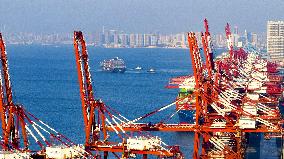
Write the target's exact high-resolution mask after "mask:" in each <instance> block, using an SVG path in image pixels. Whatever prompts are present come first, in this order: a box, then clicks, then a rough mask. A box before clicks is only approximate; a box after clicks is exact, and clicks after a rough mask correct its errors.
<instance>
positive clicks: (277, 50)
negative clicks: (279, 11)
mask: <svg viewBox="0 0 284 159" xmlns="http://www.w3.org/2000/svg"><path fill="white" fill-rule="evenodd" d="M267 53H268V54H269V56H270V58H271V59H272V60H274V61H278V62H280V61H282V62H283V61H284V21H268V22H267Z"/></svg>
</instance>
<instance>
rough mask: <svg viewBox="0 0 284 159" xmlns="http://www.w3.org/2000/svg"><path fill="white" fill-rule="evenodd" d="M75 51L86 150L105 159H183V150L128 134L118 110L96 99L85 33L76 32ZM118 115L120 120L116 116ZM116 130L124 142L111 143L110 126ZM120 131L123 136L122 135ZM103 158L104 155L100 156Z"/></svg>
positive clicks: (157, 139) (148, 137)
mask: <svg viewBox="0 0 284 159" xmlns="http://www.w3.org/2000/svg"><path fill="white" fill-rule="evenodd" d="M74 50H75V57H76V64H77V73H78V81H79V86H80V97H81V102H82V111H83V118H84V126H85V135H86V138H85V146H86V150H87V151H96V152H104V153H103V156H104V158H107V157H108V153H109V152H111V153H113V154H114V156H115V157H117V158H120V157H119V156H118V155H117V154H116V153H122V158H129V157H133V156H135V155H143V158H144V159H146V158H147V155H156V156H160V157H172V158H177V159H179V158H183V157H182V154H181V152H180V151H179V148H178V147H177V146H172V147H169V146H167V148H163V147H162V146H161V144H163V142H162V141H161V139H160V138H158V137H153V136H141V135H140V136H136V137H131V136H129V135H128V134H126V132H125V130H124V128H122V126H121V125H120V124H119V122H125V121H126V122H127V121H129V120H127V119H126V118H125V117H123V116H121V115H120V114H117V112H116V111H115V110H113V109H112V108H110V107H108V106H106V105H105V104H104V103H103V102H102V100H100V99H95V97H94V92H93V86H92V80H91V73H90V67H89V63H88V60H89V58H88V52H87V48H86V42H85V40H84V37H83V34H82V32H81V31H75V32H74ZM115 114H117V115H118V116H116V115H115ZM107 125H108V126H110V127H112V128H113V129H112V130H114V131H115V133H116V134H117V136H118V137H119V138H120V139H121V142H120V143H119V142H110V141H108V140H109V138H111V136H110V135H109V132H108V129H107V128H106V126H107ZM114 126H116V127H117V129H118V130H116V129H115V127H114ZM119 131H121V132H123V133H122V134H120V133H119ZM97 156H100V154H97Z"/></svg>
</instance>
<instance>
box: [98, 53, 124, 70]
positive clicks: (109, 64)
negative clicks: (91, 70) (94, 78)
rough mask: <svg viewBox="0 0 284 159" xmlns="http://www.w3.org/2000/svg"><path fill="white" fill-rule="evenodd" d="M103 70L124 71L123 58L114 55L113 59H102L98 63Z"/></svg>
mask: <svg viewBox="0 0 284 159" xmlns="http://www.w3.org/2000/svg"><path fill="white" fill-rule="evenodd" d="M100 66H101V68H102V70H103V71H106V72H114V73H124V72H125V71H126V65H125V62H124V60H123V59H120V58H118V57H115V58H113V59H108V60H104V61H102V62H101V63H100Z"/></svg>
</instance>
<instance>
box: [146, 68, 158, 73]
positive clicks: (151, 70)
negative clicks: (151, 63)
mask: <svg viewBox="0 0 284 159" xmlns="http://www.w3.org/2000/svg"><path fill="white" fill-rule="evenodd" d="M147 72H149V73H155V72H156V71H155V69H153V68H150V69H149V70H148V71H147Z"/></svg>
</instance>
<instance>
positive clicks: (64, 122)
mask: <svg viewBox="0 0 284 159" xmlns="http://www.w3.org/2000/svg"><path fill="white" fill-rule="evenodd" d="M221 51H222V50H217V52H218V53H220V52H221ZM7 52H8V59H9V68H10V75H11V80H12V87H13V94H14V101H15V102H16V103H21V104H23V105H24V106H25V108H26V109H27V110H28V111H29V112H31V113H32V114H34V115H35V116H37V117H38V118H40V119H41V120H43V121H44V122H46V123H48V124H49V125H50V126H52V127H53V128H55V129H56V130H57V131H59V132H61V133H63V134H64V135H66V136H67V137H68V138H70V139H71V140H73V141H74V142H76V143H84V136H85V135H84V126H83V117H82V110H81V101H80V96H79V86H78V81H77V79H78V77H77V68H76V63H75V55H74V50H73V45H59V46H57V45H8V46H7ZM88 53H89V59H90V61H89V64H90V67H91V74H92V82H93V86H94V90H95V97H96V98H101V99H102V100H103V101H104V103H105V104H106V105H108V106H110V107H112V108H114V109H115V110H117V111H118V112H120V113H121V114H122V115H124V116H125V117H127V118H128V119H135V118H137V117H140V116H142V115H144V114H146V113H148V112H151V111H153V110H155V109H156V108H159V107H161V106H165V105H168V104H170V103H172V102H174V100H175V98H176V95H177V91H178V90H175V89H166V88H165V86H166V85H167V84H168V81H169V79H170V78H171V77H176V76H180V75H188V74H191V73H192V71H191V62H190V61H191V60H190V56H189V51H188V50H186V49H127V48H125V49H124V48H123V49H105V48H94V47H92V46H89V47H88ZM116 56H118V57H120V58H122V59H124V60H125V62H126V65H127V68H128V69H127V71H126V72H125V73H124V74H119V73H117V74H115V73H107V72H102V71H101V70H100V68H99V62H100V61H102V60H104V59H108V58H113V57H116ZM137 66H141V67H142V68H143V70H141V71H136V70H134V68H135V67H137ZM150 68H154V69H155V70H156V73H148V72H147V71H146V70H148V69H150ZM174 112H175V107H171V108H169V109H168V110H166V111H163V112H160V113H158V114H156V115H153V116H152V117H149V118H147V119H145V120H142V121H141V122H152V123H155V122H159V121H162V120H165V119H167V118H168V117H169V115H171V114H173V113H174ZM177 122H178V116H177V115H175V116H174V117H173V118H172V119H170V120H169V121H168V123H177ZM151 134H153V135H159V136H161V137H162V139H163V141H164V142H165V143H167V144H169V145H180V146H181V149H182V150H183V152H184V154H185V156H186V158H191V156H192V151H193V136H194V135H193V134H192V133H180V132H170V133H169V132H165V133H163V132H154V133H151ZM113 135H115V134H113ZM267 145H268V146H267ZM269 145H275V140H269V141H264V140H261V142H260V146H261V147H266V148H265V150H263V149H261V150H260V149H259V148H256V152H257V153H256V154H257V155H256V156H257V157H250V158H263V159H264V158H275V156H277V155H276V152H275V153H274V155H272V154H273V153H271V149H269V148H268V147H271V146H269ZM268 149H269V151H270V152H268ZM273 151H274V149H273ZM275 151H276V148H275ZM252 152H253V151H252ZM273 156H274V157H273Z"/></svg>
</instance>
